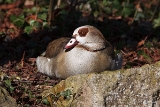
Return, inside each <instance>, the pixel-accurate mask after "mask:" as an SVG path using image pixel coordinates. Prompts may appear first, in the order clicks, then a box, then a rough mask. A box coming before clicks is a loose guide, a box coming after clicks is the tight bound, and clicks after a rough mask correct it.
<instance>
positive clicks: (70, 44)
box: [64, 38, 78, 49]
mask: <svg viewBox="0 0 160 107" xmlns="http://www.w3.org/2000/svg"><path fill="white" fill-rule="evenodd" d="M77 44H78V41H77V40H76V39H75V38H72V39H71V40H70V41H69V42H68V43H67V44H66V45H65V47H64V48H65V49H70V48H74V47H75V46H76V45H77Z"/></svg>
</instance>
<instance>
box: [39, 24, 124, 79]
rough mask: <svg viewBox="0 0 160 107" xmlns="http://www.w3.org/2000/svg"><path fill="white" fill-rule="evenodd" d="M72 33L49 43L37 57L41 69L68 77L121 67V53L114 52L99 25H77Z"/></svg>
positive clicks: (47, 72)
mask: <svg viewBox="0 0 160 107" xmlns="http://www.w3.org/2000/svg"><path fill="white" fill-rule="evenodd" d="M72 37H73V38H67V37H62V38H59V39H56V40H54V41H52V42H51V43H49V45H48V47H47V49H46V51H45V52H44V53H43V55H42V56H38V57H37V59H36V64H37V68H38V70H39V71H40V72H42V73H44V74H46V75H48V76H50V77H57V78H62V79H65V78H67V77H69V76H73V75H77V74H86V73H91V72H102V71H105V70H116V69H120V68H121V67H122V54H117V55H115V54H114V49H113V47H112V45H111V44H110V43H109V42H108V41H107V40H106V39H105V38H104V37H103V34H102V33H101V32H100V31H99V30H98V29H97V28H95V27H93V26H90V25H85V26H81V27H78V28H77V29H75V31H74V32H73V35H72Z"/></svg>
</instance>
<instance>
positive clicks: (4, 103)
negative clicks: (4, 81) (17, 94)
mask: <svg viewBox="0 0 160 107" xmlns="http://www.w3.org/2000/svg"><path fill="white" fill-rule="evenodd" d="M0 107H17V103H16V100H15V99H13V98H12V97H11V96H10V95H9V93H8V92H7V91H6V90H5V89H4V88H2V87H0Z"/></svg>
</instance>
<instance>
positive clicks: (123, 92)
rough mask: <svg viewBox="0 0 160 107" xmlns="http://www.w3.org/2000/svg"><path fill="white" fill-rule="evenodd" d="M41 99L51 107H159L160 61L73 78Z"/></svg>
mask: <svg viewBox="0 0 160 107" xmlns="http://www.w3.org/2000/svg"><path fill="white" fill-rule="evenodd" d="M66 90H70V91H71V93H70V94H67V91H66ZM65 92H66V94H64V93H65ZM62 93H63V94H62ZM42 96H43V98H47V99H48V101H49V102H50V104H51V106H52V107H160V62H157V63H156V64H152V65H148V64H147V65H144V66H142V67H139V68H131V69H127V70H123V69H121V70H116V71H104V72H102V73H101V74H96V73H92V74H82V75H77V76H71V77H69V78H67V79H66V80H62V81H61V82H60V83H59V84H57V85H56V86H54V87H53V88H51V89H49V90H46V91H44V92H43V93H42Z"/></svg>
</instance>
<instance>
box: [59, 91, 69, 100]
mask: <svg viewBox="0 0 160 107" xmlns="http://www.w3.org/2000/svg"><path fill="white" fill-rule="evenodd" d="M71 94H72V92H71V90H70V89H67V90H66V91H63V92H61V93H60V95H62V96H64V98H66V99H68V100H69V99H70V95H71Z"/></svg>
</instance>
